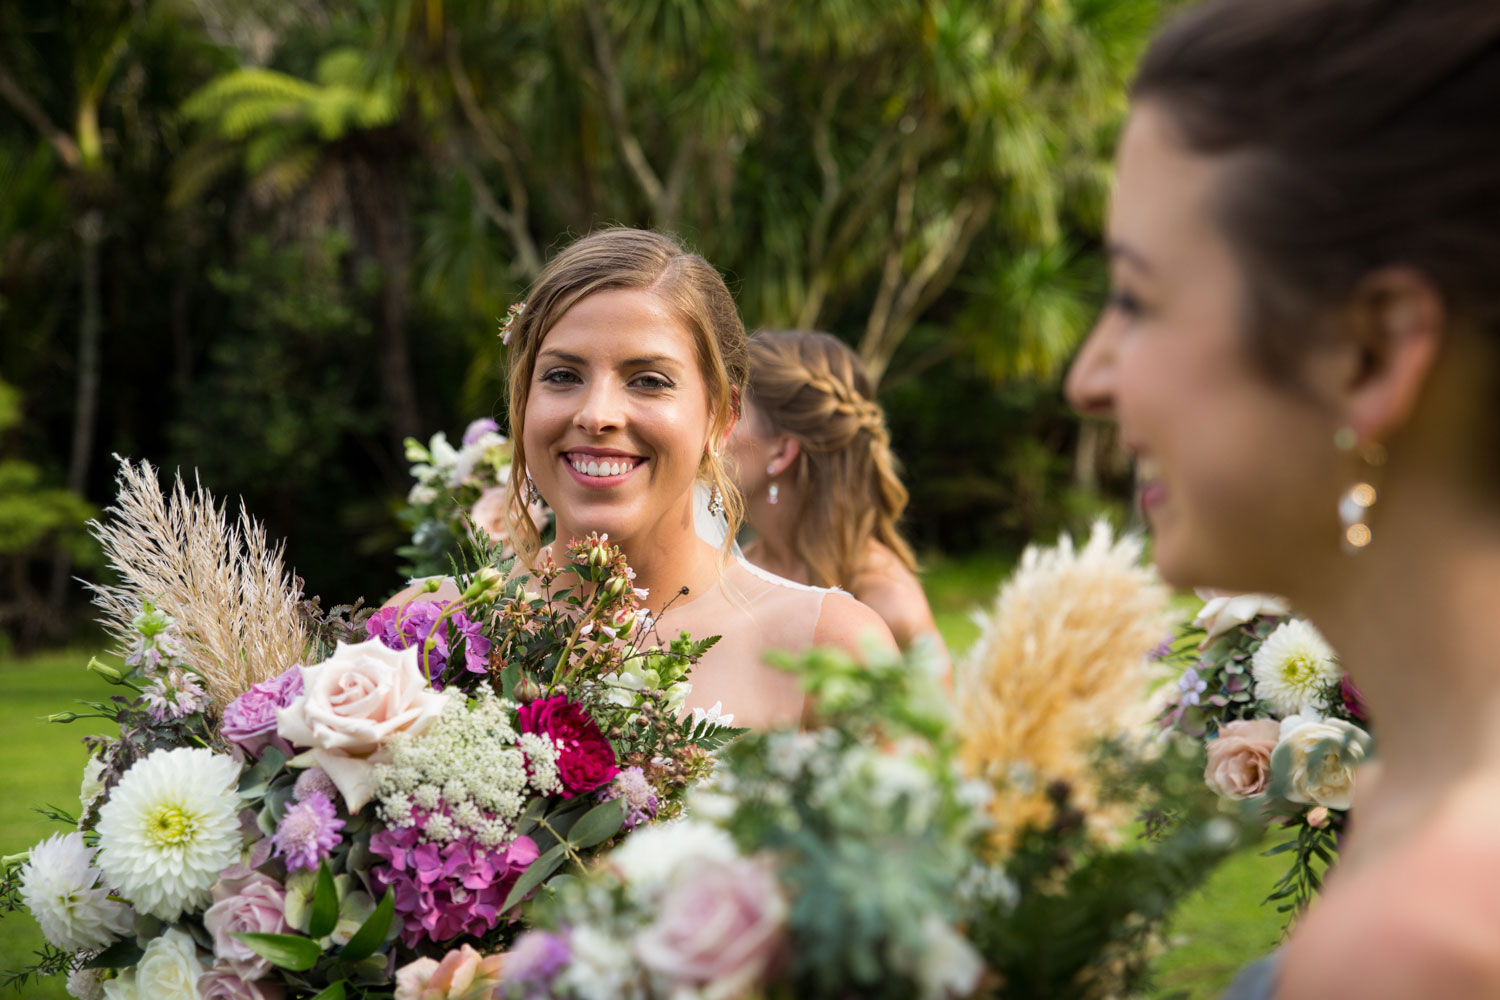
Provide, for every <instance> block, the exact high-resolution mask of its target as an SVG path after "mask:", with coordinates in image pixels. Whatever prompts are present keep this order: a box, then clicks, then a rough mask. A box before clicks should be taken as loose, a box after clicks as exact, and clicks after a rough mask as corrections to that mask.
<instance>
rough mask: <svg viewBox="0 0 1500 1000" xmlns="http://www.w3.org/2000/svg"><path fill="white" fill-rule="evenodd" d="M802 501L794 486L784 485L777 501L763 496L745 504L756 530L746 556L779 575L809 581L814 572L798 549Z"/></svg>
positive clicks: (803, 581)
mask: <svg viewBox="0 0 1500 1000" xmlns="http://www.w3.org/2000/svg"><path fill="white" fill-rule="evenodd" d="M800 508H801V504H800V503H799V502H798V497H797V495H796V493H795V492H794V491H793V488H792V487H790V486H788V487H784V488H783V489H782V491H781V496H780V498H779V500H778V502H777V503H775V504H769V503H767V502H766V501H765V500H763V499H757V500H751V501H749V502H748V503H747V504H746V510H745V520H746V521H748V522H749V524H750V527H751V528H753V529H754V530H755V542H754V545H753V547H752V548H751V549H750V550H749V551H748V552H747V556H748V557H749V558H750V560H751V561H752V562H754V563H755V565H757V566H759V567H760V568H761V569H764V570H766V571H768V572H771V573H775V574H776V575H777V576H780V577H785V578H786V579H788V580H794V581H796V582H798V583H809V582H811V580H812V572H811V570H810V569H809V567H808V565H807V562H806V560H804V559H803V558H802V553H800V552H798V551H797V545H796V538H797V512H798V510H800Z"/></svg>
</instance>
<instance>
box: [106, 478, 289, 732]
mask: <svg viewBox="0 0 1500 1000" xmlns="http://www.w3.org/2000/svg"><path fill="white" fill-rule="evenodd" d="M116 458H119V456H116ZM119 461H120V471H119V473H118V474H117V476H116V484H117V486H118V488H119V492H118V494H117V495H116V497H115V504H114V506H113V507H109V508H106V509H105V511H104V517H103V518H101V519H100V520H98V521H90V522H89V529H90V530H91V531H92V532H93V534H94V537H95V538H97V539H98V540H99V543H100V545H102V546H103V549H104V553H105V555H106V556H107V557H108V558H109V562H110V565H111V566H113V567H114V568H115V569H116V570H117V571H118V572H119V576H120V582H119V583H118V584H117V585H115V586H103V585H98V584H89V585H88V586H89V589H90V590H92V591H93V592H94V604H95V605H97V606H98V607H99V608H100V609H101V610H102V611H103V612H104V625H105V627H106V628H108V629H109V631H110V633H111V634H112V635H113V636H114V637H115V638H116V639H117V640H118V641H119V643H120V645H121V647H122V648H124V647H128V646H129V645H130V643H131V642H132V640H133V639H134V637H135V630H134V629H133V628H132V627H131V624H130V622H131V619H133V618H134V617H135V616H136V615H137V614H139V613H140V611H141V609H142V607H143V605H144V604H145V603H146V602H148V601H149V602H151V603H154V604H155V605H156V606H157V607H158V608H160V609H161V610H162V611H164V612H166V613H167V614H169V615H171V616H172V617H173V618H175V619H177V631H176V636H177V639H178V640H179V641H180V642H181V644H182V647H183V650H184V655H185V659H186V660H187V663H188V665H189V666H190V667H192V668H193V669H195V670H196V671H198V673H199V674H200V675H201V676H202V678H203V682H204V686H205V687H206V688H207V689H208V692H209V694H210V695H211V696H212V697H213V700H214V703H215V704H216V705H218V706H219V707H220V708H223V707H224V706H225V705H226V704H228V703H229V702H230V701H233V700H234V699H235V698H236V697H237V696H238V695H240V694H241V693H243V692H244V691H246V690H247V689H248V688H249V687H250V685H252V684H254V683H256V682H257V681H262V680H266V679H268V678H271V677H275V676H277V675H279V674H281V673H282V672H283V671H285V670H286V669H287V668H289V667H291V666H293V665H294V664H296V663H299V662H301V659H302V655H303V652H304V650H305V649H306V647H307V639H308V637H307V634H306V631H305V629H304V628H303V626H302V623H301V619H300V618H299V617H298V615H297V603H298V601H299V600H300V598H301V594H300V593H299V592H298V588H297V587H296V586H295V584H294V583H293V582H292V579H291V578H290V576H289V575H288V574H287V572H286V571H285V569H284V568H283V566H282V549H281V548H280V547H277V548H272V547H270V546H269V545H268V544H267V542H266V530H265V527H264V526H262V525H261V524H259V523H258V522H256V521H255V519H254V518H252V517H251V516H250V515H249V514H248V513H246V512H245V510H244V507H243V506H242V507H241V508H240V516H239V519H238V521H237V522H234V523H231V522H230V520H229V519H228V518H227V517H226V516H225V512H224V508H223V506H222V505H216V504H215V503H214V498H213V497H212V496H211V495H210V494H209V493H208V491H207V490H205V489H204V488H203V487H202V485H201V484H199V483H198V482H197V480H196V477H195V478H194V489H193V490H192V492H189V491H188V488H187V485H186V484H185V483H184V482H183V481H182V475H181V474H180V473H179V474H178V475H177V477H176V486H175V488H174V489H173V491H172V495H171V498H170V499H168V498H167V497H166V496H164V495H163V493H162V490H161V486H160V484H159V483H158V482H157V477H156V469H155V468H153V467H152V466H151V464H150V463H149V462H144V461H143V462H141V463H140V465H139V466H135V465H132V464H131V463H130V461H129V460H127V459H123V458H120V459H119Z"/></svg>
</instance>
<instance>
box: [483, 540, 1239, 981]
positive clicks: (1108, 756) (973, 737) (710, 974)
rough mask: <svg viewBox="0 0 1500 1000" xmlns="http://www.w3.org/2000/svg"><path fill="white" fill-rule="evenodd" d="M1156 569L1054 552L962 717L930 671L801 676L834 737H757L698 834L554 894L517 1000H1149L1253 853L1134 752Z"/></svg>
mask: <svg viewBox="0 0 1500 1000" xmlns="http://www.w3.org/2000/svg"><path fill="white" fill-rule="evenodd" d="M1140 555H1141V550H1140V545H1139V543H1138V542H1136V541H1133V540H1128V539H1127V540H1122V541H1118V542H1117V541H1115V540H1114V539H1113V538H1111V537H1110V535H1109V533H1108V532H1107V531H1104V530H1102V529H1097V530H1096V531H1095V532H1094V534H1093V535H1092V536H1091V537H1090V539H1089V540H1088V542H1087V543H1086V544H1084V545H1082V546H1079V547H1078V548H1074V546H1073V545H1072V544H1071V543H1070V542H1067V541H1066V540H1065V541H1064V543H1063V544H1061V545H1060V546H1058V547H1057V548H1054V549H1048V550H1033V551H1031V552H1029V553H1028V554H1027V556H1026V557H1025V558H1024V560H1023V563H1022V566H1021V568H1020V569H1019V570H1018V572H1017V573H1016V575H1015V577H1014V578H1013V579H1012V580H1011V581H1010V582H1009V583H1007V584H1006V586H1005V587H1004V588H1003V589H1002V591H1001V593H1000V596H999V598H998V599H997V601H996V604H995V607H994V609H993V610H992V611H991V612H990V613H989V614H988V615H986V616H985V617H984V620H983V628H984V634H983V637H982V639H981V642H980V643H979V644H978V645H977V646H976V647H975V649H974V651H973V652H971V654H970V655H969V656H967V657H966V658H965V659H964V660H963V662H961V663H960V664H959V667H958V670H957V671H956V677H955V682H956V687H957V692H956V694H957V697H956V699H955V698H952V697H951V696H950V695H949V693H948V692H946V691H944V689H943V687H944V686H943V683H942V681H941V679H940V676H939V673H938V670H937V668H936V667H935V665H934V662H933V661H932V660H931V659H930V658H927V657H924V655H923V654H922V652H921V651H916V652H913V653H911V654H909V655H908V656H906V657H905V658H895V657H891V656H882V655H878V654H877V655H872V656H867V657H866V661H867V662H865V663H855V662H854V661H853V660H852V659H850V658H849V657H847V656H844V655H841V654H834V653H829V652H826V651H814V652H811V653H808V654H806V655H804V656H802V657H798V658H795V659H787V660H783V661H782V664H781V665H783V666H786V667H787V668H789V669H794V670H796V671H798V672H799V673H800V675H801V678H802V681H803V684H804V686H805V688H806V690H807V693H808V697H809V702H810V704H811V705H813V706H815V709H814V712H815V717H814V718H813V719H812V720H811V721H812V723H813V725H812V728H810V729H809V730H807V731H773V732H756V733H751V734H747V735H745V736H742V737H740V738H739V739H738V740H736V741H735V742H734V743H732V744H730V745H729V746H727V747H725V748H724V750H723V751H722V753H721V755H720V761H719V764H718V766H717V767H716V769H715V771H714V773H713V775H712V776H711V777H710V778H709V780H708V781H707V782H706V783H704V784H702V785H700V786H698V787H697V788H695V789H694V790H692V791H691V792H690V793H689V795H688V797H687V801H686V809H685V813H686V818H685V819H683V820H680V821H677V822H673V823H668V824H661V825H657V826H653V827H651V828H649V829H648V830H645V831H642V832H640V833H637V834H634V835H632V836H631V837H630V839H628V840H627V841H625V842H624V843H623V844H622V845H620V846H618V847H617V848H615V849H614V850H612V851H610V852H608V853H606V854H604V855H601V856H600V857H599V859H598V861H597V862H596V864H595V866H594V867H593V868H592V869H591V870H590V872H589V873H587V874H586V875H583V876H581V877H576V878H575V877H571V876H568V877H563V878H558V879H554V880H553V881H552V882H551V883H550V885H549V887H548V888H547V889H546V890H544V891H543V892H541V893H539V894H538V895H537V897H536V898H535V899H534V900H533V901H532V902H531V903H530V904H529V907H530V909H529V916H528V923H529V924H531V925H532V929H530V930H528V931H527V932H526V933H525V934H523V935H522V936H521V937H520V938H519V939H518V940H517V941H516V942H515V944H514V946H513V947H512V949H511V950H510V952H509V953H508V954H507V956H506V958H505V960H504V963H503V967H502V968H501V970H500V979H501V985H500V991H499V995H500V996H503V997H512V998H528V1000H529V998H538V997H559V998H568V1000H594V998H638V1000H648V998H651V1000H654V998H661V1000H679V998H709V997H715V998H726V1000H727V998H733V997H766V998H792V997H797V998H813V997H828V998H846V997H851V996H858V997H871V998H879V997H890V998H898V997H899V998H909V997H921V998H930V1000H939V998H951V997H968V996H996V995H999V996H1015V997H1028V996H1047V997H1068V998H1099V1000H1102V998H1105V997H1112V996H1122V995H1134V994H1137V993H1139V992H1140V990H1141V988H1142V987H1143V985H1144V983H1145V980H1146V976H1147V973H1148V961H1149V958H1150V956H1151V953H1152V946H1153V940H1154V939H1153V932H1154V930H1155V929H1156V928H1159V927H1160V925H1161V922H1162V920H1163V919H1164V918H1165V917H1166V915H1167V913H1168V912H1169V910H1170V908H1171V906H1172V904H1173V902H1174V901H1175V900H1177V899H1179V898H1180V897H1181V895H1182V894H1183V893H1185V892H1186V891H1188V890H1189V889H1191V888H1192V887H1193V886H1194V885H1196V884H1197V882H1198V881H1199V880H1200V879H1201V878H1202V877H1203V876H1204V875H1205V874H1206V873H1207V872H1208V871H1209V870H1211V868H1212V866H1213V865H1214V864H1215V863H1216V862H1217V861H1218V860H1220V859H1221V858H1222V857H1224V856H1225V855H1226V854H1227V853H1228V852H1229V851H1230V850H1232V849H1233V848H1234V846H1235V844H1236V838H1237V836H1238V832H1239V831H1238V828H1237V827H1236V825H1235V824H1234V823H1233V821H1232V820H1231V819H1229V818H1227V817H1224V816H1221V815H1219V814H1218V810H1217V803H1216V800H1214V798H1213V796H1211V795H1209V794H1208V793H1207V791H1206V790H1205V789H1203V788H1202V786H1201V785H1200V784H1197V783H1195V782H1194V781H1193V780H1192V777H1191V776H1192V775H1193V774H1194V772H1195V771H1196V769H1197V767H1198V766H1199V765H1198V764H1197V761H1196V760H1195V759H1189V758H1188V757H1186V756H1185V755H1182V754H1179V753H1176V752H1175V751H1174V750H1172V749H1171V748H1168V749H1167V750H1166V751H1165V752H1162V753H1160V754H1157V755H1155V756H1151V757H1148V756H1146V755H1144V754H1142V753H1141V752H1140V748H1139V747H1132V746H1130V745H1129V743H1130V736H1131V727H1136V729H1137V730H1139V728H1140V726H1141V719H1142V717H1149V716H1150V714H1151V711H1152V702H1151V698H1150V695H1149V681H1150V672H1149V669H1148V664H1147V662H1146V659H1147V654H1148V653H1149V651H1150V649H1151V647H1152V645H1153V644H1154V643H1155V642H1156V640H1157V638H1158V637H1159V635H1160V630H1161V628H1162V627H1163V623H1164V621H1165V611H1166V593H1165V591H1164V589H1163V588H1162V587H1161V586H1160V584H1159V583H1157V582H1156V581H1155V580H1154V578H1153V577H1152V576H1151V574H1150V573H1149V571H1146V570H1143V569H1141V568H1140V566H1139V559H1140ZM955 703H956V704H957V705H958V706H960V707H959V708H958V710H957V711H955V709H954V708H953V705H954V704H955ZM1142 742H1143V741H1142ZM1138 817H1143V818H1144V819H1145V822H1144V823H1142V824H1140V825H1141V826H1142V827H1143V828H1144V830H1145V840H1146V842H1145V843H1140V842H1136V841H1133V840H1131V839H1130V838H1129V837H1128V834H1127V831H1128V830H1129V829H1130V827H1131V826H1132V825H1133V823H1134V821H1135V820H1136V819H1137V818H1138Z"/></svg>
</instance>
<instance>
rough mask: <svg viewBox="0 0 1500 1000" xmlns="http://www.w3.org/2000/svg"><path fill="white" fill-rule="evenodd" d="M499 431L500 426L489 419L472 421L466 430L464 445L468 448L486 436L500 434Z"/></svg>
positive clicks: (482, 418) (483, 418)
mask: <svg viewBox="0 0 1500 1000" xmlns="http://www.w3.org/2000/svg"><path fill="white" fill-rule="evenodd" d="M499 431H500V425H499V424H497V423H495V422H494V421H493V420H491V419H490V418H489V417H480V418H479V419H478V420H475V421H471V422H470V424H469V426H468V427H465V428H464V437H463V443H464V445H465V446H466V447H467V446H468V445H471V444H473V443H474V442H475V441H478V440H479V439H480V438H482V437H484V436H485V435H486V434H490V433H498V432H499Z"/></svg>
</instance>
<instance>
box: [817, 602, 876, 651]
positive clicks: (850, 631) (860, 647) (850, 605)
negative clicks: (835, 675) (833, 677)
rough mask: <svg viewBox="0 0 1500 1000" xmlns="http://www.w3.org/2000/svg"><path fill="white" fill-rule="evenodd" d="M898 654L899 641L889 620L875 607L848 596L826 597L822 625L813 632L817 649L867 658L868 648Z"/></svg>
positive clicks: (821, 614)
mask: <svg viewBox="0 0 1500 1000" xmlns="http://www.w3.org/2000/svg"><path fill="white" fill-rule="evenodd" d="M871 642H873V643H875V644H876V645H877V646H878V647H879V648H881V649H886V650H890V651H891V652H895V651H896V640H895V639H894V638H893V637H892V636H891V630H890V628H889V627H888V626H887V625H886V623H885V620H884V619H882V618H881V617H880V615H878V614H876V613H875V611H874V610H872V609H871V608H869V607H867V606H865V605H863V604H861V603H859V602H858V601H856V600H855V599H854V598H852V597H850V596H849V595H848V594H838V593H835V594H829V595H828V596H826V597H825V598H823V607H822V610H821V611H820V612H819V614H818V624H817V626H816V628H814V629H813V645H814V646H832V647H833V648H835V649H842V650H843V651H844V652H846V653H850V654H852V655H854V656H856V657H863V656H864V651H865V646H866V645H867V644H869V643H871Z"/></svg>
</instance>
